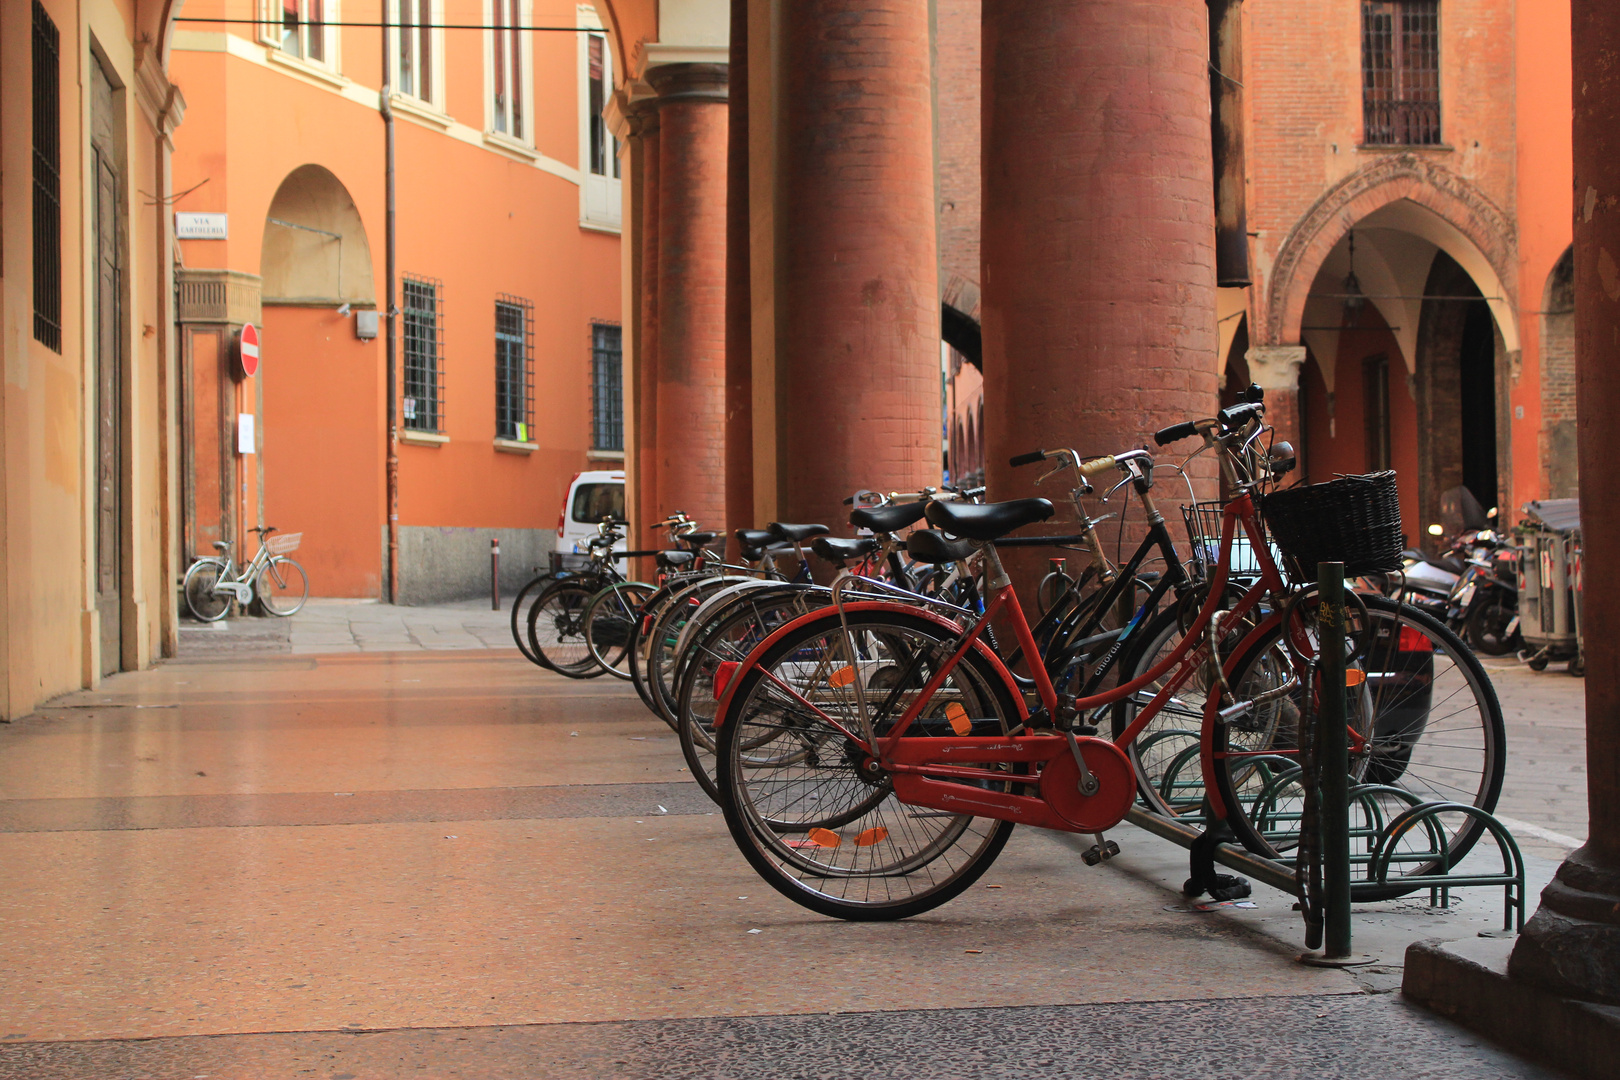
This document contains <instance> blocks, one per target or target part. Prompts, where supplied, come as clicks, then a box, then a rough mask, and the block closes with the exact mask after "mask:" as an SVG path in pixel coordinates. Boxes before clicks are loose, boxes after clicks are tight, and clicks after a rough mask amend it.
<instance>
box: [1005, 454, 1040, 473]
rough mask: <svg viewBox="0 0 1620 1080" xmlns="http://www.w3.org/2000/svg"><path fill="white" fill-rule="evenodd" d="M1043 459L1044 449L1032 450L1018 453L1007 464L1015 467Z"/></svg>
mask: <svg viewBox="0 0 1620 1080" xmlns="http://www.w3.org/2000/svg"><path fill="white" fill-rule="evenodd" d="M1045 460H1046V451H1045V450H1032V451H1030V452H1029V453H1027V454H1019V455H1018V456H1017V457H1015V458H1013V459H1012V460H1011V461H1009V462H1007V464H1008V465H1011V466H1012V467H1013V468H1015V469H1016V468H1018V467H1019V466H1020V465H1033V464H1035V463H1036V462H1037V461H1045Z"/></svg>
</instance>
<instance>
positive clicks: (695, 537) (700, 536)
mask: <svg viewBox="0 0 1620 1080" xmlns="http://www.w3.org/2000/svg"><path fill="white" fill-rule="evenodd" d="M719 535H720V534H719V533H717V532H689V533H687V534H686V535H684V536H681V537H679V540H680V541H681V543H683V544H691V545H692V546H693V547H694V548H700V547H702V546H703V545H704V544H707V543H708V542H709V541H710V540H713V539H714V538H715V537H717V536H719Z"/></svg>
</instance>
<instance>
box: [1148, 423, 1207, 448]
mask: <svg viewBox="0 0 1620 1080" xmlns="http://www.w3.org/2000/svg"><path fill="white" fill-rule="evenodd" d="M1196 434H1198V424H1197V423H1196V422H1195V421H1192V420H1185V421H1183V422H1182V423H1179V424H1171V425H1170V426H1169V427H1167V428H1160V429H1159V430H1158V431H1156V432H1154V433H1153V441H1154V442H1156V443H1158V444H1159V445H1160V446H1168V445H1169V444H1171V443H1173V442H1180V441H1181V440H1182V439H1185V438H1188V437H1189V436H1192V435H1196Z"/></svg>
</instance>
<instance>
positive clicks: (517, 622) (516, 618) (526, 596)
mask: <svg viewBox="0 0 1620 1080" xmlns="http://www.w3.org/2000/svg"><path fill="white" fill-rule="evenodd" d="M556 577H557V575H555V574H552V573H550V572H549V571H548V572H547V573H544V574H541V575H539V576H538V577H532V578H530V579H529V580H528V582H527V583H525V584H524V586H523V588H521V589H519V590H518V593H517V595H516V596H514V597H513V598H512V617H511V624H512V640H513V641H515V642H516V643H517V647H518V651H519V652H521V653H522V654H523V657H524V659H526V660H528V661H529V663H531V664H539V665H540V666H541V667H543V668H549V667H550V666H551V665H550V664H548V663H546V662H545V661H544V660H543V659H541V658H540V657H538V656H536V655H535V654H534V650H533V649H531V648H530V647H529V608H532V607H533V606H534V601H535V600H536V599H538V598H539V596H540V594H541V593H542V592H544V591H545V590H546V587H547V586H548V585H550V584H551V583H552V582H553V581H555V580H556ZM525 601H527V604H526V605H525Z"/></svg>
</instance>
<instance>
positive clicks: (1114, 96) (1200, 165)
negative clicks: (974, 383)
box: [980, 0, 1218, 520]
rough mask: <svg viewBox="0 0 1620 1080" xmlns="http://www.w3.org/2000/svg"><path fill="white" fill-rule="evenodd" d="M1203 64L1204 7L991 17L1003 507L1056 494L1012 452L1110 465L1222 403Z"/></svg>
mask: <svg viewBox="0 0 1620 1080" xmlns="http://www.w3.org/2000/svg"><path fill="white" fill-rule="evenodd" d="M1208 64H1209V37H1208V26H1207V18H1206V13H1205V5H1204V3H1203V0H996V2H995V3H986V4H985V5H984V59H983V80H984V135H983V138H984V224H983V236H982V252H983V254H982V264H983V273H982V275H981V278H980V284H981V287H982V289H983V299H982V301H981V312H982V314H983V327H984V378H985V402H984V409H985V420H984V426H985V436H986V459H987V460H986V463H985V464H986V472H987V475H988V481H989V487H990V494H991V496H992V497H993V498H996V499H1010V498H1017V497H1023V496H1029V495H1051V494H1052V493H1051V491H1050V489H1049V488H1040V489H1037V488H1035V487H1034V486H1033V485H1032V483H1031V481H1033V480H1034V479H1035V477H1036V476H1037V475H1038V474H1039V470H1036V469H1031V468H1026V469H1019V470H1013V469H1011V468H1010V467H1009V466H1008V465H1007V459H1008V458H1009V457H1010V456H1012V455H1014V454H1019V453H1023V452H1025V451H1029V450H1035V449H1038V448H1041V449H1045V448H1051V447H1054V446H1067V447H1072V448H1074V449H1075V450H1077V451H1079V452H1081V453H1083V454H1086V453H1099V454H1101V453H1112V452H1113V451H1116V450H1123V449H1126V448H1128V447H1133V446H1139V445H1141V444H1142V443H1144V442H1148V443H1151V437H1152V433H1153V431H1154V430H1155V429H1157V428H1159V427H1162V426H1164V425H1167V424H1171V423H1174V422H1177V421H1181V420H1188V419H1192V418H1194V417H1201V416H1209V415H1211V410H1212V409H1213V408H1214V407H1215V405H1216V403H1217V393H1218V382H1217V375H1216V369H1217V364H1216V363H1215V359H1214V357H1215V351H1216V348H1217V340H1218V339H1217V333H1216V325H1215V251H1214V236H1215V221H1214V209H1213V206H1212V199H1211V196H1210V192H1211V191H1212V190H1213V188H1214V176H1213V170H1212V165H1211V162H1210V119H1209V66H1208ZM1211 475H1212V474H1211ZM1210 490H1211V493H1213V485H1211V486H1210ZM1060 506H1061V501H1060ZM1165 509H1166V510H1168V511H1170V512H1171V513H1174V509H1173V506H1171V505H1170V504H1168V503H1167V504H1166V506H1165ZM1072 514H1073V511H1072V510H1069V509H1068V508H1067V507H1063V508H1061V509H1060V511H1059V518H1060V519H1062V520H1067V519H1069V518H1070V517H1072ZM1140 517H1141V514H1140V513H1137V514H1136V515H1135V518H1137V519H1140Z"/></svg>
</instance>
